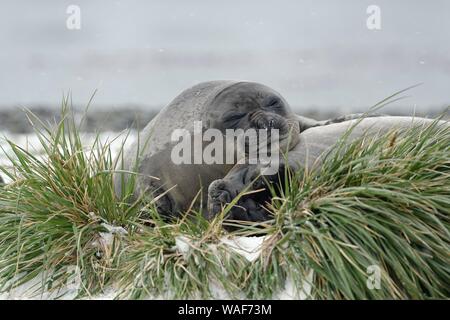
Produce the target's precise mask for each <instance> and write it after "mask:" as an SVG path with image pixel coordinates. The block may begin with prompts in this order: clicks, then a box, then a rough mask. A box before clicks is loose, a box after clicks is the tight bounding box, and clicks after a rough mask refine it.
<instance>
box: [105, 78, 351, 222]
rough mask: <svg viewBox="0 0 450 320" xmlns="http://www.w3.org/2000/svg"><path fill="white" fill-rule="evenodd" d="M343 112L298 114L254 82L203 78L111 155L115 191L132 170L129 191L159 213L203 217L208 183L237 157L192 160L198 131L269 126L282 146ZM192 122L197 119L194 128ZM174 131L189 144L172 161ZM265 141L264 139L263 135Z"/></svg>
mask: <svg viewBox="0 0 450 320" xmlns="http://www.w3.org/2000/svg"><path fill="white" fill-rule="evenodd" d="M356 116H357V115H356ZM349 117H350V118H352V117H354V116H348V117H343V118H339V119H336V120H328V121H316V120H313V119H309V118H306V117H302V116H298V115H296V114H294V113H293V112H292V110H291V108H290V106H289V104H288V103H287V102H286V100H285V99H284V98H283V97H282V96H281V95H280V94H279V93H278V92H276V91H275V90H273V89H271V88H269V87H267V86H265V85H263V84H259V83H255V82H249V81H233V80H218V81H209V82H203V83H200V84H197V85H195V86H193V87H191V88H189V89H187V90H185V91H183V92H182V93H181V94H180V95H178V96H177V97H176V98H175V99H174V100H173V101H172V102H171V103H169V104H168V105H167V106H166V107H164V108H163V109H162V110H161V111H160V112H159V113H158V115H157V116H156V117H155V118H154V119H152V120H151V121H150V122H149V124H148V125H147V126H146V127H145V128H144V129H143V130H142V132H141V133H140V134H139V139H138V141H137V142H135V143H134V144H133V145H132V146H131V147H130V148H129V149H127V150H124V151H123V152H122V153H121V154H120V155H119V157H120V158H122V159H120V160H121V161H120V160H119V161H117V163H118V164H119V165H118V166H117V167H116V169H117V170H116V174H115V178H114V186H115V190H116V194H117V195H118V196H120V195H122V193H123V190H124V188H125V186H126V185H127V182H128V181H129V178H130V175H134V174H137V177H136V186H135V197H138V196H140V195H146V196H150V197H153V198H154V199H155V200H156V208H157V210H158V212H159V214H160V215H162V216H163V217H168V218H171V217H175V218H176V217H179V216H180V215H182V214H183V213H184V212H186V210H188V209H189V208H192V207H193V205H194V206H195V207H196V208H197V207H199V208H201V210H202V214H203V215H204V216H205V217H207V218H208V217H210V216H209V214H208V211H207V210H206V209H207V199H208V197H207V191H206V190H207V188H208V186H209V185H210V183H211V182H212V181H214V180H216V179H219V178H222V177H224V176H225V175H226V174H227V173H228V171H229V170H230V169H231V168H232V167H233V166H234V164H235V163H237V162H238V161H239V160H240V159H238V157H237V156H236V157H235V158H234V159H233V160H234V161H232V162H231V163H202V162H198V161H196V159H198V158H200V159H201V158H202V154H198V150H196V149H195V148H194V146H196V142H195V141H197V138H198V136H199V135H201V136H202V138H201V139H199V140H200V141H201V143H202V148H201V150H203V149H204V147H205V145H207V142H206V141H203V133H205V132H206V131H207V130H208V129H215V130H217V131H218V132H219V133H220V134H221V135H223V136H225V135H226V134H227V132H228V130H230V129H231V130H239V129H242V130H244V131H245V130H248V129H265V130H268V131H269V132H270V131H271V130H269V129H278V132H279V141H278V146H279V148H280V149H281V151H287V150H289V149H291V148H292V147H294V146H295V145H296V144H297V143H298V137H299V133H300V130H307V129H309V128H311V127H316V126H323V125H326V124H328V123H331V122H335V121H338V122H339V121H344V120H346V119H348V118H349ZM196 122H199V123H201V128H200V130H197V131H196V130H195V126H194V123H196ZM175 131H177V132H184V134H183V135H186V136H189V139H190V143H189V144H190V146H191V147H192V150H189V152H188V154H189V156H188V158H190V161H185V162H184V163H175V162H174V161H173V157H172V156H173V153H172V152H173V150H174V148H175V147H176V145H177V141H175V142H174V141H173V133H174V132H175ZM246 142H247V141H246ZM267 144H270V141H269V140H267ZM246 147H248V146H246ZM246 151H247V149H246ZM227 152H228V153H229V152H230V150H228V149H225V144H224V150H223V154H226V153H227ZM233 154H236V155H237V154H238V153H237V152H233ZM203 188H204V192H203ZM199 190H200V193H199Z"/></svg>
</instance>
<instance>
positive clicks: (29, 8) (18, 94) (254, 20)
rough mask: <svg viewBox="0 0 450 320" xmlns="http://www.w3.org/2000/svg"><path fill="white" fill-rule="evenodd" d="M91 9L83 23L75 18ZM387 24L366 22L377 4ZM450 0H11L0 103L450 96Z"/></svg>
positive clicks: (426, 101) (0, 29) (0, 24)
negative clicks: (206, 84) (65, 97)
mask: <svg viewBox="0 0 450 320" xmlns="http://www.w3.org/2000/svg"><path fill="white" fill-rule="evenodd" d="M70 4H75V5H78V6H79V7H80V8H81V30H68V29H67V27H66V19H67V17H68V14H67V13H66V9H67V6H68V5H70ZM371 4H375V5H378V6H379V7H380V9H381V30H377V31H374V30H369V29H368V28H367V27H366V19H367V17H368V14H367V13H366V9H367V7H368V6H369V5H371ZM449 14H450V1H446V0H441V1H439V0H434V1H424V0H423V1H419V0H416V1H400V0H396V1H393V0H390V1H365V0H352V1H350V0H347V1H332V0H330V1H320V2H319V1H312V0H311V1H298V0H285V1H283V0H281V1H280V0H278V1H261V0H259V1H258V0H246V1H231V0H228V1H211V0H202V1H200V0H194V1H192V0H190V1H181V0H180V1H174V0H152V1H144V0H142V1H139V0H131V1H106V0H105V1H102V0H99V1H93V0H78V1H75V0H70V1H65V0H58V1H56V0H53V1H52V0H39V1H18V0H2V1H1V3H0V41H1V50H0V68H1V69H0V70H1V72H0V106H11V105H25V106H28V107H32V106H33V105H37V104H49V105H57V104H58V103H59V101H60V99H61V95H62V92H67V91H68V90H71V91H72V93H73V97H74V101H75V102H76V103H79V104H84V103H86V102H87V101H88V99H89V96H90V95H91V94H92V92H93V91H94V90H95V89H98V90H99V91H98V94H97V96H96V98H95V104H94V105H95V106H98V107H100V106H108V107H114V106H118V105H121V104H128V103H132V104H141V105H144V106H148V107H155V106H160V105H165V104H167V103H168V102H169V101H170V100H171V99H172V98H174V97H175V96H176V95H177V94H178V93H179V92H180V91H181V90H183V89H185V88H187V87H189V86H191V85H193V84H195V83H197V82H200V81H206V80H212V79H245V80H252V81H257V82H262V83H264V84H267V85H269V86H272V87H274V88H275V89H277V90H278V91H280V92H281V93H282V94H283V95H284V96H285V97H286V98H287V100H288V101H289V102H290V103H291V105H293V106H301V107H311V106H317V108H319V109H320V108H323V109H324V110H325V109H326V108H333V107H336V106H339V107H342V106H344V107H347V108H349V109H355V108H364V107H367V106H369V105H372V104H374V103H376V102H377V101H379V100H381V99H383V98H384V97H386V96H388V95H390V94H391V93H393V92H394V91H397V90H399V89H402V88H405V87H408V86H410V85H413V84H416V83H421V82H423V83H424V85H422V86H421V87H419V88H416V89H414V90H413V91H411V92H410V95H411V96H412V97H411V98H409V99H408V100H406V101H403V102H401V103H398V105H401V106H403V108H411V109H412V108H418V109H425V108H427V107H428V106H443V105H445V104H450V41H449V40H450V36H449V34H450V19H449V18H448V15H449Z"/></svg>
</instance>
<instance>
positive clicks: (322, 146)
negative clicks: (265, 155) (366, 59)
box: [208, 116, 448, 222]
mask: <svg viewBox="0 0 450 320" xmlns="http://www.w3.org/2000/svg"><path fill="white" fill-rule="evenodd" d="M356 121H357V120H351V121H345V122H342V123H337V124H330V125H326V126H323V127H316V128H311V129H309V130H306V131H305V132H302V133H300V135H299V143H298V144H297V145H296V146H295V147H293V148H292V149H291V150H290V151H289V153H288V154H287V159H281V161H280V162H282V163H284V164H282V165H280V166H279V168H280V171H279V173H280V175H278V174H276V175H269V176H262V175H261V173H262V172H263V170H264V167H263V166H261V165H246V164H242V165H239V164H238V165H236V166H235V167H234V168H233V169H232V170H230V172H229V173H228V174H227V175H226V176H225V177H224V178H223V179H218V180H216V181H214V182H212V183H211V185H210V186H209V188H208V210H209V211H210V214H211V215H217V214H218V213H220V212H221V210H222V208H223V207H224V206H225V205H226V204H228V203H230V202H231V200H232V199H234V198H235V197H236V196H237V195H238V194H239V193H240V192H241V191H243V190H245V189H246V190H248V191H252V190H253V191H254V190H263V191H262V192H257V193H251V194H249V195H244V196H242V197H241V198H240V199H239V201H238V203H237V204H236V205H235V206H234V207H233V208H231V209H230V211H229V212H228V216H227V219H231V220H241V221H255V222H256V221H265V220H268V219H271V218H272V217H271V215H270V214H269V213H268V210H267V209H265V207H264V205H265V203H266V202H269V203H270V198H271V193H270V191H269V190H268V189H267V188H266V187H265V186H266V183H267V182H274V183H278V181H279V179H280V178H282V177H284V169H285V167H286V162H287V165H288V167H289V168H290V169H292V170H293V171H296V170H298V169H300V168H301V167H303V168H305V169H309V170H314V169H318V168H320V166H321V162H322V160H323V158H324V157H325V156H326V154H327V152H328V151H329V150H331V148H332V147H333V146H334V145H335V144H336V143H337V142H338V140H339V139H340V138H341V137H342V136H343V135H344V134H345V133H346V132H348V129H350V128H351V127H352V126H353V127H352V130H351V131H350V134H349V135H348V137H347V138H346V140H345V143H346V144H349V143H351V142H352V141H355V140H356V139H358V138H360V137H363V136H364V135H369V136H371V137H373V136H377V135H382V134H385V133H387V132H389V131H391V130H393V129H404V128H408V127H412V126H420V125H429V124H431V123H432V122H433V121H434V120H429V119H424V118H412V117H385V116H383V117H377V118H365V119H362V120H359V121H360V122H359V123H357V122H356ZM439 125H448V122H444V121H440V122H439Z"/></svg>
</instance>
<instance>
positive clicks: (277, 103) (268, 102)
mask: <svg viewBox="0 0 450 320" xmlns="http://www.w3.org/2000/svg"><path fill="white" fill-rule="evenodd" d="M263 105H264V107H268V108H281V107H282V102H281V100H280V98H279V97H277V96H270V97H267V98H266V99H265V100H264V102H263Z"/></svg>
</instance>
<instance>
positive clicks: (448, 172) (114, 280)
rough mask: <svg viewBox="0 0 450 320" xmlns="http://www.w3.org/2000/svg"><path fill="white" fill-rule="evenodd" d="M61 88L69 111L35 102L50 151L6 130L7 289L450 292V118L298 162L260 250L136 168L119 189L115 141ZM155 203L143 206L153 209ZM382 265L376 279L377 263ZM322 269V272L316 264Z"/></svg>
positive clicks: (3, 279)
mask: <svg viewBox="0 0 450 320" xmlns="http://www.w3.org/2000/svg"><path fill="white" fill-rule="evenodd" d="M69 104H70V103H69V100H68V99H65V100H64V101H63V111H62V117H61V119H62V120H61V121H60V122H58V123H56V124H54V125H51V126H50V125H46V124H44V123H42V122H40V121H39V119H37V118H36V117H34V116H33V115H32V114H31V113H29V114H28V115H29V117H30V121H31V123H32V124H33V125H34V127H35V128H36V134H37V135H38V137H39V139H40V141H41V143H42V145H43V147H44V153H45V154H44V156H43V157H41V156H35V155H33V154H32V153H31V152H29V151H27V150H25V149H23V148H21V147H19V146H17V145H16V144H15V143H14V142H12V141H7V142H8V144H9V145H10V147H11V148H12V152H13V153H12V154H10V158H9V159H10V162H11V167H12V168H13V170H9V169H8V170H7V169H5V168H2V169H1V170H2V171H3V174H4V175H8V177H9V179H10V180H12V182H11V183H10V184H8V185H7V186H4V187H2V188H1V189H0V286H1V287H0V288H1V290H0V291H4V290H9V289H11V288H12V287H14V286H17V285H19V284H21V283H24V282H26V281H29V280H30V279H33V278H36V277H37V276H40V277H42V283H41V286H40V287H39V288H36V290H38V291H39V290H54V291H58V290H59V289H61V288H63V287H64V286H65V285H66V284H67V282H68V281H70V276H71V275H70V273H68V272H67V270H68V269H69V268H71V267H73V266H76V267H77V268H78V270H80V280H81V286H80V290H79V291H78V297H80V298H81V297H89V296H90V295H92V294H95V293H98V292H101V291H102V290H104V289H105V288H107V287H110V286H114V287H115V288H116V290H117V292H118V297H119V298H146V297H160V298H162V297H164V298H212V297H214V296H215V293H214V288H215V287H223V288H224V289H225V291H226V292H227V294H228V296H229V297H232V298H233V297H234V298H243V297H248V298H271V297H273V296H274V295H276V294H277V293H278V292H280V291H281V290H283V288H284V286H285V281H286V279H289V280H290V281H292V282H293V284H294V286H296V288H297V290H298V291H301V290H302V288H303V286H305V284H307V283H308V282H310V285H311V287H312V297H313V298H316V299H334V298H337V299H354V298H359V299H383V298H395V299H406V298H419V299H420V298H448V297H449V296H450V292H449V284H450V267H449V266H450V255H449V253H450V250H449V249H450V231H449V226H450V221H449V220H450V218H449V213H450V129H449V127H448V126H446V127H442V126H438V124H437V122H436V123H434V124H433V125H430V126H427V127H415V128H412V129H408V130H405V131H404V132H391V133H389V134H386V135H385V136H382V137H378V138H376V139H375V138H371V137H363V138H361V139H359V140H357V141H355V142H353V143H351V144H349V145H347V144H344V143H343V144H340V145H337V146H336V149H335V151H334V152H332V153H331V154H330V155H329V156H328V157H327V158H326V161H325V162H324V165H323V167H322V169H321V170H320V171H319V172H314V173H313V172H297V173H295V174H294V177H292V178H291V179H287V182H286V185H285V186H284V188H283V192H282V194H281V196H278V197H275V198H274V199H273V201H272V204H271V207H270V208H271V210H272V211H273V212H274V219H273V221H272V222H271V223H266V224H264V225H260V226H259V227H258V228H255V226H248V227H244V228H242V229H240V230H238V231H236V232H234V236H251V235H265V240H264V243H263V246H262V249H261V251H262V252H261V255H260V256H259V258H257V259H256V260H255V261H253V262H249V261H247V260H246V258H245V257H243V256H241V255H239V254H238V253H236V252H235V251H233V250H231V249H230V247H229V246H227V245H225V244H224V243H223V242H222V241H221V238H222V237H223V236H224V235H226V234H227V233H226V232H225V231H224V230H223V228H222V224H223V223H227V222H223V221H222V220H221V217H217V218H216V219H215V220H214V221H213V222H211V223H209V222H207V221H205V220H204V219H203V218H202V216H201V214H200V213H197V212H191V213H190V215H191V216H193V218H185V219H183V220H180V221H178V222H175V223H172V224H168V223H166V222H164V221H163V220H161V218H160V217H159V216H158V214H157V212H156V209H155V208H154V207H153V205H152V202H151V201H148V199H137V200H136V199H135V200H131V199H133V197H132V192H133V184H134V181H133V180H134V179H130V181H129V185H127V186H126V188H125V189H123V190H125V191H124V192H123V194H122V196H121V197H120V198H119V197H117V196H116V195H115V192H114V187H113V174H114V171H113V168H114V167H115V159H114V158H113V157H112V154H111V149H110V144H109V143H106V144H102V143H101V142H100V140H98V139H97V140H96V141H95V142H94V144H93V145H92V146H89V148H87V147H86V146H84V145H83V144H82V140H81V133H80V131H79V125H78V124H76V123H75V121H74V120H73V117H71V116H70V108H69ZM144 217H145V218H144ZM369 266H377V267H379V269H380V271H381V283H380V288H379V289H369V288H368V286H367V280H368V276H369V275H368V267H369ZM311 270H312V273H311Z"/></svg>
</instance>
